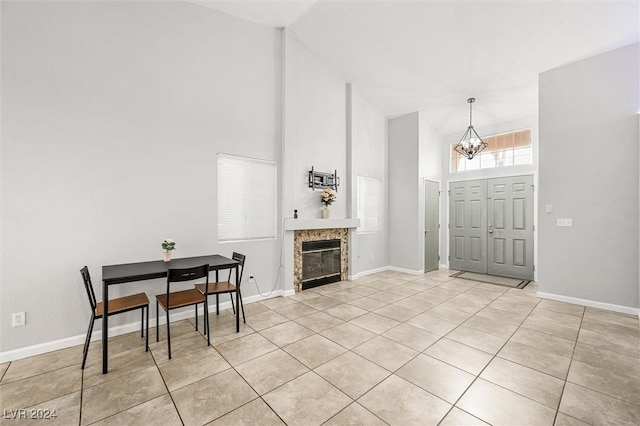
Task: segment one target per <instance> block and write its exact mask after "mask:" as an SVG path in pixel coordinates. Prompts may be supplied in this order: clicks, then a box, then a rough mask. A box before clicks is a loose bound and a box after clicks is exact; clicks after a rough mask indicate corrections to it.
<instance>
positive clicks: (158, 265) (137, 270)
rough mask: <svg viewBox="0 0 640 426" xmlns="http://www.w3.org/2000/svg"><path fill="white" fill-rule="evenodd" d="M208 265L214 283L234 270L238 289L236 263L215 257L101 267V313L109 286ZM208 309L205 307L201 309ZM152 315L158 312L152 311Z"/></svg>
mask: <svg viewBox="0 0 640 426" xmlns="http://www.w3.org/2000/svg"><path fill="white" fill-rule="evenodd" d="M201 265H209V270H210V271H216V281H218V271H220V270H223V269H235V271H236V286H238V284H239V283H238V265H239V263H238V261H236V260H233V259H229V258H228V257H224V256H221V255H219V254H212V255H207V256H194V257H182V258H177V259H171V260H170V261H169V262H165V261H163V260H154V261H150V262H137V263H123V264H120V265H105V266H103V267H102V300H103V302H102V303H103V305H104V312H109V286H111V285H114V284H124V283H132V282H137V281H144V280H153V279H157V278H166V277H167V272H168V271H169V269H170V268H171V269H174V268H193V267H195V266H201ZM235 293H236V305H235V306H237V307H238V309H236V332H239V331H240V315H239V312H240V309H239V307H240V304H239V299H240V293H239V292H238V291H236V292H235ZM205 309H209V307H208V306H207V307H205ZM156 315H158V313H157V312H156ZM108 345H109V316H108V315H104V316H103V317H102V374H107V372H108V371H109V368H108V353H109V346H108Z"/></svg>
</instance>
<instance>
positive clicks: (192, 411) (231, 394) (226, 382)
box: [172, 369, 258, 426]
mask: <svg viewBox="0 0 640 426" xmlns="http://www.w3.org/2000/svg"><path fill="white" fill-rule="evenodd" d="M172 397H173V401H174V403H175V405H176V407H177V408H178V413H179V414H180V417H181V418H182V421H183V422H184V424H185V425H187V426H191V425H202V424H205V423H207V422H210V421H213V420H215V419H217V418H218V417H221V416H223V415H225V414H227V413H229V412H231V411H233V410H235V409H236V408H238V407H241V406H243V405H244V404H246V403H248V402H249V401H252V400H254V399H256V398H257V397H258V395H257V394H256V393H255V392H254V391H253V389H251V387H250V386H249V385H248V384H247V383H246V382H245V381H244V379H243V378H242V377H241V376H240V375H239V374H238V373H237V372H236V371H235V370H233V369H230V370H225V371H223V372H221V373H218V374H216V375H213V376H209V377H207V378H206V379H203V380H200V381H199V382H195V383H193V384H190V385H188V386H185V387H183V388H180V389H178V390H177V391H175V392H172Z"/></svg>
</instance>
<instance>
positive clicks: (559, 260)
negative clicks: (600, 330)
mask: <svg viewBox="0 0 640 426" xmlns="http://www.w3.org/2000/svg"><path fill="white" fill-rule="evenodd" d="M639 46H640V45H639V44H634V45H630V46H627V47H624V48H621V49H617V50H613V51H611V52H607V53H604V54H601V55H598V56H595V57H592V58H589V59H585V60H583V61H580V62H576V63H573V64H570V65H566V66H564V67H561V68H556V69H553V70H550V71H547V72H545V73H542V74H541V75H540V209H539V211H540V213H539V219H540V233H539V240H540V267H539V291H540V293H541V294H544V295H546V296H549V297H555V298H558V297H560V298H566V299H568V300H573V301H578V302H581V301H583V302H584V303H596V304H597V306H602V307H610V308H612V309H618V310H623V311H627V312H637V308H638V278H639V277H638V263H639V260H638V257H639V252H638V243H639V239H638V227H639V223H638V222H639V220H638V217H639V210H638V192H639V191H638V185H639V170H638V169H639V166H638V145H639V136H638V133H639V132H638V115H637V114H638V111H639V109H640V105H639V98H638V93H639V89H640V85H639V82H638V80H639V75H640V69H639V68H640V66H639V56H640V55H639ZM547 204H549V205H552V206H553V213H552V214H545V213H544V206H545V205H547ZM568 217H570V218H573V227H571V228H558V227H557V226H556V219H557V218H568ZM603 304H605V305H603ZM607 304H608V305H607Z"/></svg>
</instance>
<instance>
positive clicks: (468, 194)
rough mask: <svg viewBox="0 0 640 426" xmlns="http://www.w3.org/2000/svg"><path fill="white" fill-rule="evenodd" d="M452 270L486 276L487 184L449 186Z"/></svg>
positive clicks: (473, 182) (471, 182)
mask: <svg viewBox="0 0 640 426" xmlns="http://www.w3.org/2000/svg"><path fill="white" fill-rule="evenodd" d="M449 215H450V217H449V268H451V269H456V270H460V271H470V272H478V273H482V274H485V273H487V181H486V179H481V180H469V181H464V182H451V183H450V184H449Z"/></svg>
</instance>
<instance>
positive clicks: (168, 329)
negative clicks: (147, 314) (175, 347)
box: [167, 309, 171, 359]
mask: <svg viewBox="0 0 640 426" xmlns="http://www.w3.org/2000/svg"><path fill="white" fill-rule="evenodd" d="M167 345H168V346H167V347H168V348H169V359H171V327H170V326H169V309H167Z"/></svg>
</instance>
